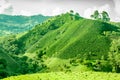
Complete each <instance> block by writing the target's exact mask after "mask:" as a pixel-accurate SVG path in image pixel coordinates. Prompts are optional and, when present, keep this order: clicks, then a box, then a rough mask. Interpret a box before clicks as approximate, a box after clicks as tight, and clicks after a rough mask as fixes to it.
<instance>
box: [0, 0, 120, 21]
mask: <svg viewBox="0 0 120 80" xmlns="http://www.w3.org/2000/svg"><path fill="white" fill-rule="evenodd" d="M119 8H120V0H0V13H1V14H13V15H26V16H30V15H36V14H43V15H50V16H51V15H52V16H53V15H58V14H60V13H64V12H67V11H69V10H74V11H75V12H79V13H80V15H81V16H83V17H86V18H89V17H90V14H92V13H93V12H94V10H99V12H102V11H103V10H105V11H107V12H108V13H109V15H110V17H111V19H112V20H114V21H120V18H119V17H120V10H119Z"/></svg>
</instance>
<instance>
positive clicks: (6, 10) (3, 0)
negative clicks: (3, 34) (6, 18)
mask: <svg viewBox="0 0 120 80" xmlns="http://www.w3.org/2000/svg"><path fill="white" fill-rule="evenodd" d="M12 12H13V8H12V5H11V4H10V3H9V2H8V1H7V0H0V14H11V13H12Z"/></svg>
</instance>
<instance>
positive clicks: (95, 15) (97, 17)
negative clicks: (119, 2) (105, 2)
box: [90, 10, 100, 20]
mask: <svg viewBox="0 0 120 80" xmlns="http://www.w3.org/2000/svg"><path fill="white" fill-rule="evenodd" d="M90 17H91V18H93V19H96V20H98V19H100V13H99V12H98V10H95V11H94V13H93V14H92V15H91V16H90Z"/></svg>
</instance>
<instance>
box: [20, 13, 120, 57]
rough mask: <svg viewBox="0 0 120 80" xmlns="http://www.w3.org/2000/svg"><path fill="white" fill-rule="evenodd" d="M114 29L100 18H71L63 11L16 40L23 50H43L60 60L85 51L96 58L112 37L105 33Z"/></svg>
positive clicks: (104, 50)
mask: <svg viewBox="0 0 120 80" xmlns="http://www.w3.org/2000/svg"><path fill="white" fill-rule="evenodd" d="M64 17H65V18H66V20H65V19H64ZM61 21H63V22H61ZM51 28H52V29H51ZM117 29H118V28H117V27H115V26H113V25H111V24H108V23H104V22H100V21H94V20H88V19H83V18H81V19H79V20H71V16H70V14H65V15H63V16H59V17H57V18H53V20H50V21H49V22H45V23H43V24H42V25H37V26H36V27H35V28H34V29H33V30H31V31H29V32H28V33H26V34H25V35H23V36H22V37H21V38H20V39H19V41H20V43H21V44H23V45H22V48H23V47H24V49H25V50H24V51H26V53H31V54H32V53H36V52H37V51H40V50H44V51H45V52H46V54H47V55H48V56H52V55H53V54H54V55H56V57H58V58H63V59H68V58H73V57H76V56H77V55H80V56H84V55H86V54H87V55H88V54H91V57H90V58H91V59H95V57H96V58H97V59H98V58H101V55H102V56H106V55H107V53H108V52H109V48H110V44H111V40H110V38H109V37H108V36H106V34H105V33H107V32H113V31H115V32H117V31H118V30H117Z"/></svg>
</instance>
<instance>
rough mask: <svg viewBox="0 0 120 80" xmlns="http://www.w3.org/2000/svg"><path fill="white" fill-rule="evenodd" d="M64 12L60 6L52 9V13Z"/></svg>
mask: <svg viewBox="0 0 120 80" xmlns="http://www.w3.org/2000/svg"><path fill="white" fill-rule="evenodd" d="M62 12H63V10H62V9H61V8H59V7H57V8H55V9H53V11H52V15H58V14H61V13H62Z"/></svg>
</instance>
